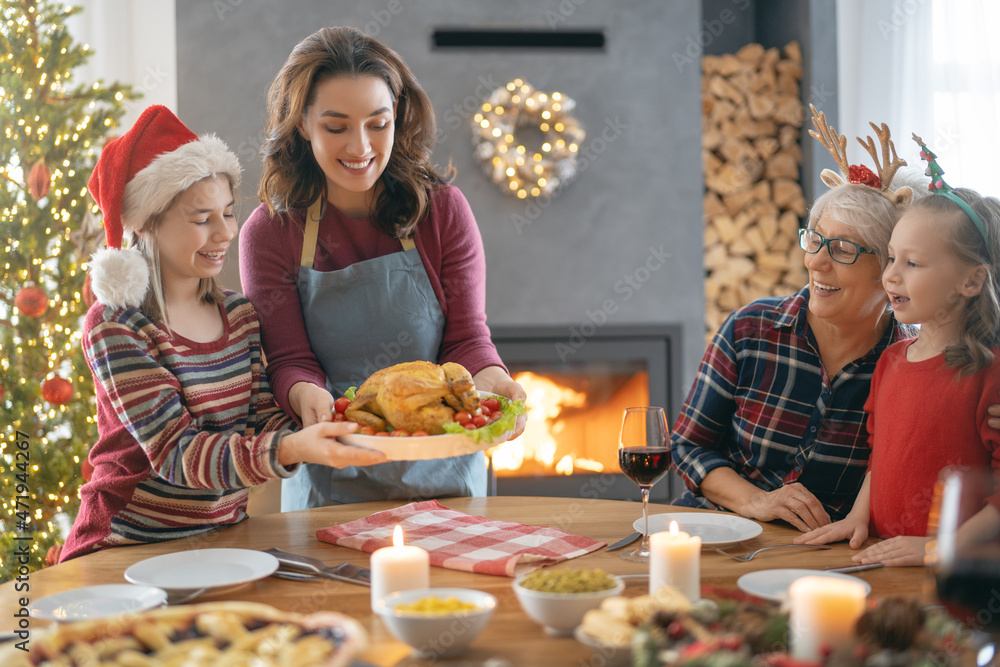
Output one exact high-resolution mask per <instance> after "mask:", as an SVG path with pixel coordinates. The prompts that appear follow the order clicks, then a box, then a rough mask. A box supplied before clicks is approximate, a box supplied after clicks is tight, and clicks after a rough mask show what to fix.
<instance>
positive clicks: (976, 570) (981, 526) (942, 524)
mask: <svg viewBox="0 0 1000 667" xmlns="http://www.w3.org/2000/svg"><path fill="white" fill-rule="evenodd" d="M997 472H998V471H993V470H990V469H989V468H986V467H980V468H969V467H948V468H945V469H944V470H942V471H941V473H940V475H939V476H938V483H937V486H936V487H935V489H934V500H933V503H932V505H931V511H930V514H929V517H928V522H927V534H928V535H929V536H932V537H935V538H936V539H935V540H934V542H933V543H932V544H933V545H934V548H933V549H932V550H931V551H930V552H929V553H928V557H927V563H928V564H929V565H930V568H931V572H933V574H934V579H935V581H936V582H937V596H938V599H939V600H940V601H941V603H942V604H943V605H944V606H945V608H946V609H947V610H948V613H949V614H950V615H951V616H952V617H953V618H955V619H956V620H958V621H960V622H961V623H963V624H965V625H966V626H968V627H969V628H972V629H973V630H977V631H980V632H982V633H985V635H984V637H985V638H984V639H982V640H981V641H980V642H979V643H981V644H982V646H981V648H980V649H979V650H978V656H977V664H979V665H984V666H985V665H992V666H993V667H996V666H997V665H1000V512H998V510H997V508H996V500H997V494H998V493H1000V484H998V483H997V480H998V477H997V476H996V475H997Z"/></svg>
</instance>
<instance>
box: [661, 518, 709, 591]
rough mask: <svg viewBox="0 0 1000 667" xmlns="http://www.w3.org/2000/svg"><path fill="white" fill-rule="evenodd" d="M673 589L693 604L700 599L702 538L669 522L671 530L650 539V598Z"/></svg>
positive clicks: (675, 523) (673, 522) (674, 522)
mask: <svg viewBox="0 0 1000 667" xmlns="http://www.w3.org/2000/svg"><path fill="white" fill-rule="evenodd" d="M663 586H673V587H674V588H676V589H678V590H679V591H680V592H681V593H683V594H684V596H685V597H687V599H688V600H691V601H692V602H694V601H695V600H700V599H701V538H700V537H698V536H697V535H695V536H694V537H692V536H691V535H688V534H687V533H685V532H682V531H680V530H678V529H677V522H676V521H671V522H670V530H669V531H667V532H662V533H653V534H652V535H650V536H649V594H650V595H654V594H655V593H656V591H657V590H659V589H660V588H662V587H663Z"/></svg>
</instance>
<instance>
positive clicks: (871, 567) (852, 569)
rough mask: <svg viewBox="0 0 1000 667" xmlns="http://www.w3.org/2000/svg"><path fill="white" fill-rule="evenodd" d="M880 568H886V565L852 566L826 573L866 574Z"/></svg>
mask: <svg viewBox="0 0 1000 667" xmlns="http://www.w3.org/2000/svg"><path fill="white" fill-rule="evenodd" d="M880 567H885V563H869V564H868V565H851V566H849V567H831V568H829V569H827V570H823V571H824V572H841V573H844V574H846V573H848V572H864V571H865V570H877V569H879V568H880Z"/></svg>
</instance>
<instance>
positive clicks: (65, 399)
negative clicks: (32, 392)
mask: <svg viewBox="0 0 1000 667" xmlns="http://www.w3.org/2000/svg"><path fill="white" fill-rule="evenodd" d="M42 398H44V399H45V400H46V401H48V402H49V403H51V404H52V405H63V404H65V403H69V399H71V398H73V385H72V384H70V382H69V380H65V379H63V378H61V377H59V376H58V375H56V376H53V377H50V378H49V379H48V380H46V381H45V382H43V383H42Z"/></svg>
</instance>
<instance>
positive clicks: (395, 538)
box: [392, 525, 403, 547]
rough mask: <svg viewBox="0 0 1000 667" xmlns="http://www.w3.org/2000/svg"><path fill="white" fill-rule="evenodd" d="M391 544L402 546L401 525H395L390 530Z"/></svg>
mask: <svg viewBox="0 0 1000 667" xmlns="http://www.w3.org/2000/svg"><path fill="white" fill-rule="evenodd" d="M392 546H394V547H401V546H403V527H402V526H398V525H397V526H396V527H395V528H394V529H393V531H392Z"/></svg>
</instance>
